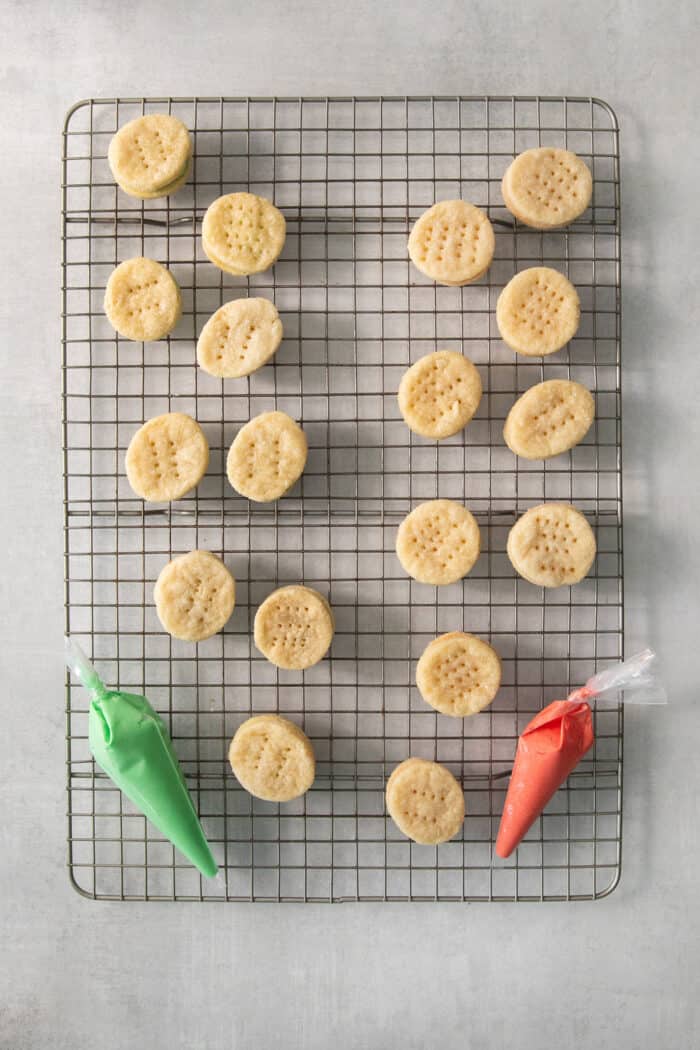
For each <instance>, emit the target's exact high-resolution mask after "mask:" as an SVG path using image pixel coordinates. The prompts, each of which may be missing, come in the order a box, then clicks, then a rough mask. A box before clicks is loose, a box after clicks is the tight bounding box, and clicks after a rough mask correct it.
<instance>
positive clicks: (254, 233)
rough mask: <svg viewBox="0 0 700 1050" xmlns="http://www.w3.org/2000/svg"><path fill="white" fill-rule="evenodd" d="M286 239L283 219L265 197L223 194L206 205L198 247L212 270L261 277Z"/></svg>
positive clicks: (280, 213) (250, 194)
mask: <svg viewBox="0 0 700 1050" xmlns="http://www.w3.org/2000/svg"><path fill="white" fill-rule="evenodd" d="M285 236H286V223H285V221H284V215H283V214H282V212H281V211H279V209H278V208H276V207H275V206H274V204H272V203H271V202H270V201H268V200H266V199H265V197H256V195H255V194H254V193H227V194H226V195H225V196H224V197H219V198H218V199H217V200H215V201H214V203H213V204H210V205H209V207H208V208H207V211H206V214H205V216H204V222H203V223H202V247H203V248H204V251H205V254H206V255H207V257H208V258H209V260H210V261H211V262H213V263H214V265H215V266H218V267H219V269H220V270H225V271H226V272H227V273H232V274H235V275H236V276H237V277H245V276H246V275H247V274H251V273H262V271H263V270H268V269H269V268H270V267H271V266H272V264H273V263H274V262H275V261H276V259H277V257H278V256H279V254H280V252H281V251H282V248H283V247H284V239H285Z"/></svg>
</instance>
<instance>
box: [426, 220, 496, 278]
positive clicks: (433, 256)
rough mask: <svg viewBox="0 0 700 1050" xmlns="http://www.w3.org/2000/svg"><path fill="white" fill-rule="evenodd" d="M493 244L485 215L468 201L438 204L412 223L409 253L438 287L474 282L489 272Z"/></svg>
mask: <svg viewBox="0 0 700 1050" xmlns="http://www.w3.org/2000/svg"><path fill="white" fill-rule="evenodd" d="M495 246H496V241H495V238H494V235H493V227H492V225H491V223H490V222H489V220H488V217H487V216H486V214H485V213H484V212H483V211H482V210H481V209H480V208H477V207H476V206H475V205H474V204H469V203H468V202H467V201H461V200H457V201H438V203H437V204H433V206H432V208H428V210H427V211H426V212H424V213H423V214H422V215H421V216H420V218H419V219H418V220H417V221H416V222H415V224H414V226H413V229H412V230H411V234H410V236H409V238H408V254H409V255H410V257H411V261H412V263H413V265H414V266H416V267H417V268H418V269H419V270H420V271H421V273H424V274H425V275H426V277H430V278H432V280H434V281H437V282H438V284H448V285H461V284H469V283H470V282H471V281H476V280H477V279H478V278H479V277H481V276H482V275H483V274H484V273H486V271H487V270H488V268H489V266H490V265H491V260H492V259H493V253H494V248H495Z"/></svg>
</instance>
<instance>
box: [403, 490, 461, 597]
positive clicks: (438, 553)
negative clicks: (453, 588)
mask: <svg viewBox="0 0 700 1050" xmlns="http://www.w3.org/2000/svg"><path fill="white" fill-rule="evenodd" d="M480 547H481V537H480V534H479V526H478V525H477V523H476V521H475V519H474V516H473V515H472V514H470V512H469V511H468V510H467V508H466V507H463V506H462V505H461V503H455V502H454V501H453V500H451V499H433V500H428V502H427V503H421V504H420V505H419V506H417V507H416V508H415V510H412V511H411V513H410V514H409V515H408V516H407V517H405V518H404V520H403V521H402V522H401V525H400V526H399V531H398V534H397V536H396V553H397V555H398V559H399V561H400V562H401V565H402V566H403V568H404V569H405V570H406V572H407V573H408V575H409V576H412V577H413V579H414V580H418V582H419V583H432V584H435V585H436V586H440V585H442V584H447V583H454V582H455V581H456V580H461V579H462V577H463V576H466V575H467V573H468V572H469V571H470V570H471V569H472V568H473V566H474V564H475V562H476V560H477V558H478V557H479V550H480Z"/></svg>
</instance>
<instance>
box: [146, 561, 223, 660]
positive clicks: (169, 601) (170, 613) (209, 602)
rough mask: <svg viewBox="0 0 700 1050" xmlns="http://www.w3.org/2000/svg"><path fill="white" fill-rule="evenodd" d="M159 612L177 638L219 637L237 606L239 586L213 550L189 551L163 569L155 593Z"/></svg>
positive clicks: (189, 640)
mask: <svg viewBox="0 0 700 1050" xmlns="http://www.w3.org/2000/svg"><path fill="white" fill-rule="evenodd" d="M153 597H154V598H155V602H156V612H157V613H158V619H159V620H160V622H161V623H162V624H163V627H164V628H165V630H166V631H167V632H168V634H172V636H173V637H174V638H181V639H182V640H183V641H186V642H201V641H202V640H203V639H204V638H210V637H211V636H212V635H213V634H217V633H218V632H219V631H220V630H221V628H222V627H223V626H224V624H225V623H226V622H227V621H228V619H229V617H230V616H231V613H232V612H233V608H234V605H235V604H236V583H235V580H234V578H233V576H232V575H231V573H230V572H229V571H228V569H227V568H226V566H225V565H224V563H223V562H222V561H221V559H220V558H217V557H216V555H215V554H211V552H210V551H189V553H187V554H180V555H179V556H178V557H177V558H173V560H172V561H169V562H168V564H167V565H165V566H163V568H162V569H161V571H160V573H159V575H158V579H157V580H156V585H155V588H154V591H153Z"/></svg>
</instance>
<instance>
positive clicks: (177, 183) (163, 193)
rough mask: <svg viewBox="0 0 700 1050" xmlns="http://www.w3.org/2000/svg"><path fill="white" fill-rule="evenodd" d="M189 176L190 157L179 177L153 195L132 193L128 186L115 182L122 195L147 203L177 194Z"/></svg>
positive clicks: (143, 192)
mask: <svg viewBox="0 0 700 1050" xmlns="http://www.w3.org/2000/svg"><path fill="white" fill-rule="evenodd" d="M191 174H192V157H190V159H189V160H188V161H187V164H186V165H185V170H184V171H183V172H182V174H181V175H178V177H177V178H176V179H174V180H173V181H172V182H169V183H168V185H167V186H163V188H162V190H154V191H153V193H147V192H146V191H143V190H142V191H141V193H134V191H133V190H132V189H130V188H129V187H128V186H125V185H124V183H122V182H119V180H118V179H117V180H116V181H117V185H118V186H119V188H120V189H122V190H124V193H127V194H128V195H129V196H130V197H140V198H141V199H142V200H147V201H148V200H156V199H157V198H158V197H172V195H173V193H177V191H178V190H179V189H180V188H181V187H182V186H184V185H185V183H186V182H187V180H188V179H189V177H190V175H191Z"/></svg>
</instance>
